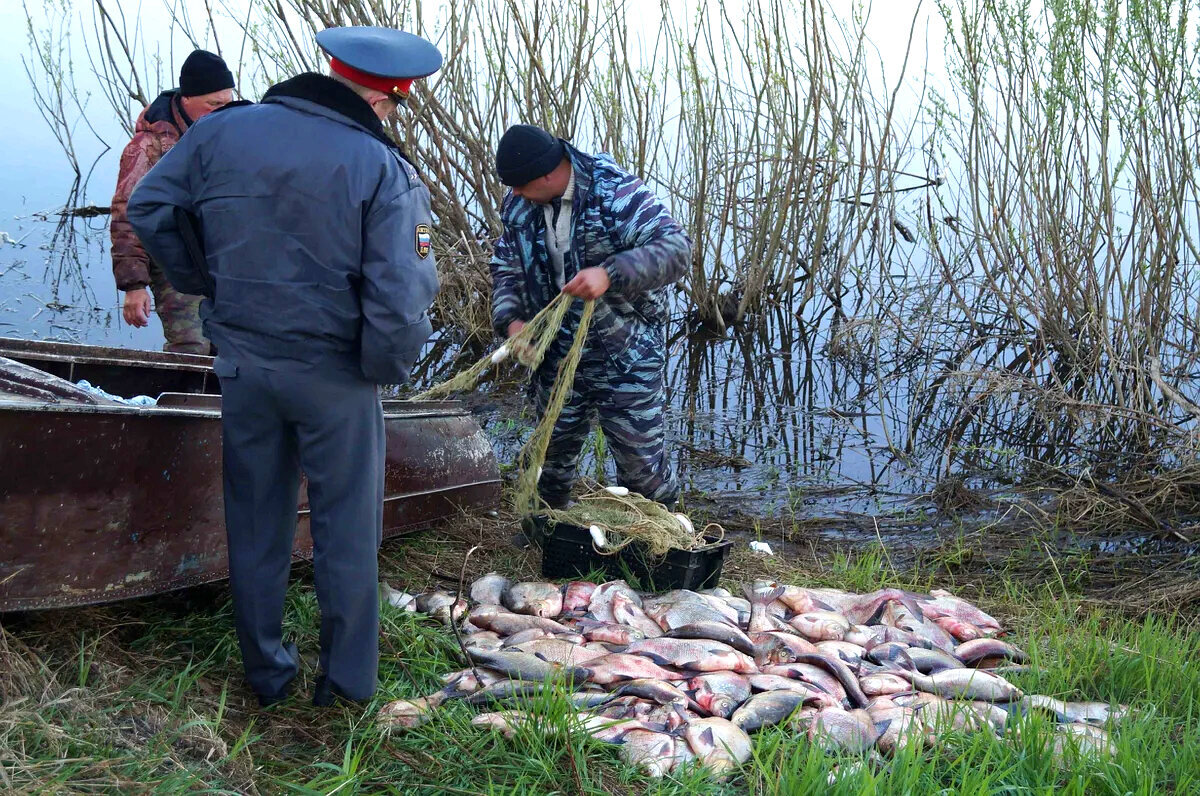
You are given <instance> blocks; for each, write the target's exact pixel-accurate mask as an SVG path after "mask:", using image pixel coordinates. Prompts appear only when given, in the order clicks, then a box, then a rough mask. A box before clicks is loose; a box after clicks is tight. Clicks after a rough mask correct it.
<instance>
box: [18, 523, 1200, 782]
mask: <svg viewBox="0 0 1200 796" xmlns="http://www.w3.org/2000/svg"><path fill="white" fill-rule="evenodd" d="M484 533H486V531H484ZM501 535H502V534H501ZM473 541H474V540H465V541H464V540H456V539H450V538H446V537H445V536H443V535H442V534H426V535H424V536H421V537H416V538H413V539H409V540H406V541H402V542H398V543H389V545H387V547H386V548H385V551H386V561H387V562H388V568H389V569H390V571H388V572H386V575H387V577H388V579H389V580H390V581H392V582H393V583H400V584H403V585H412V584H422V585H423V584H424V583H425V582H427V581H428V572H429V570H431V569H437V570H440V571H443V572H450V571H452V572H453V573H454V574H457V571H458V569H457V566H454V567H451V562H453V561H458V562H461V551H462V550H463V549H464V544H467V545H469V544H470V543H472V542H473ZM485 552H486V551H485ZM777 559H778V557H777ZM777 559H772V560H769V561H768V562H766V563H764V562H763V561H762V560H761V559H758V558H753V557H751V556H749V555H748V554H747V555H744V556H741V555H739V556H735V558H734V560H732V561H731V562H730V564H729V567H728V573H729V575H730V577H729V578H727V579H726V582H725V585H726V586H729V587H731V588H732V587H736V584H737V582H738V581H737V578H738V577H742V576H748V575H749V573H750V572H752V571H754V569H752V568H755V567H757V568H758V569H760V570H761V569H762V568H764V567H770V568H774V571H772V572H770V573H766V572H763V573H761V574H768V575H769V576H770V577H777V578H785V579H788V580H790V581H792V582H797V583H812V584H816V583H824V584H834V585H840V586H843V587H846V588H853V589H868V588H877V587H879V586H880V585H884V584H895V585H917V586H927V585H928V581H929V579H930V576H929V575H928V574H927V573H922V572H919V571H903V572H897V571H896V570H895V569H893V567H892V565H891V562H890V561H889V556H888V554H887V552H886V551H884V550H883V549H882V548H878V547H876V548H868V549H866V550H864V551H860V552H859V553H858V554H842V555H840V556H834V557H831V558H830V559H828V560H827V561H825V562H823V563H824V565H823V566H822V567H812V566H810V567H809V568H808V569H798V568H796V563H795V562H788V561H780V560H777ZM1047 566H1049V565H1047ZM1060 566H1062V565H1061V564H1060ZM492 568H500V569H501V570H502V571H505V572H508V573H510V574H512V575H515V576H519V577H530V576H532V574H533V572H532V571H531V570H530V557H529V556H528V555H523V554H518V553H514V552H512V551H511V550H506V549H505V548H504V546H503V545H497V546H495V549H494V550H493V551H492V553H490V554H487V557H486V558H480V559H479V560H472V562H471V570H472V572H473V573H478V572H482V571H486V570H487V569H492ZM1049 584H1050V585H1045V586H1037V587H1033V588H1030V587H1027V586H1026V585H1023V583H1022V582H1020V581H1018V580H1015V579H1014V580H998V581H997V582H994V583H988V584H987V588H986V589H985V588H982V585H980V587H979V588H978V589H976V590H975V592H974V593H971V592H969V591H968V590H966V589H964V588H960V589H959V590H958V591H959V593H961V594H963V595H964V596H968V597H972V598H978V599H979V600H980V602H981V604H982V605H983V606H984V607H985V608H989V609H992V610H993V611H995V612H997V613H999V614H1000V615H1001V616H1003V617H1005V621H1006V623H1007V624H1010V625H1011V626H1012V627H1013V628H1014V638H1015V641H1016V642H1017V643H1018V644H1020V645H1021V646H1023V647H1025V648H1026V649H1027V650H1028V651H1029V652H1030V654H1031V656H1032V667H1031V671H1030V672H1028V673H1025V674H1021V675H1019V676H1015V679H1014V682H1015V683H1016V684H1017V685H1019V686H1020V687H1021V688H1023V689H1025V690H1026V691H1029V692H1035V693H1044V694H1051V695H1054V696H1058V697H1062V698H1076V699H1096V700H1112V701H1118V702H1122V703H1127V704H1130V705H1132V706H1133V707H1134V708H1135V711H1136V714H1135V717H1134V718H1133V719H1131V720H1130V721H1128V722H1127V723H1125V724H1123V725H1121V726H1120V727H1119V728H1118V729H1117V731H1116V732H1115V733H1114V738H1115V740H1116V743H1117V746H1118V749H1119V754H1118V756H1117V757H1116V759H1114V760H1111V761H1093V760H1088V759H1068V761H1067V765H1066V766H1065V767H1064V766H1060V765H1059V764H1058V763H1056V761H1055V760H1054V758H1053V756H1052V755H1051V753H1050V751H1049V749H1048V747H1047V742H1048V737H1049V729H1048V727H1047V725H1046V724H1045V723H1044V722H1040V721H1038V720H1036V719H1030V720H1029V721H1028V723H1027V726H1025V727H1024V728H1023V731H1022V732H1021V733H1020V735H1019V737H1017V738H1005V739H997V738H992V737H988V736H985V735H972V736H967V735H961V734H959V735H955V734H948V735H946V736H944V737H943V738H941V739H940V740H939V742H938V744H937V746H936V748H933V749H928V750H916V751H909V752H905V753H901V754H898V755H897V756H896V757H895V758H894V759H892V760H891V761H890V762H888V763H887V764H885V765H882V766H874V765H869V766H866V767H863V768H862V769H861V770H857V771H851V772H850V773H848V774H846V775H845V776H843V777H842V778H840V779H838V780H836V781H835V783H834V785H833V786H832V787H830V786H829V784H828V782H829V776H830V772H831V771H832V770H833V769H834V767H835V766H839V765H841V766H846V765H847V764H852V763H853V762H854V760H853V759H839V758H836V757H830V756H827V755H825V754H823V753H822V752H821V751H820V750H819V749H817V748H815V747H814V746H812V745H810V744H809V743H808V742H807V741H805V740H804V739H803V738H802V737H799V736H796V735H795V734H793V733H790V732H788V731H785V730H783V729H779V728H776V729H773V730H770V731H766V732H763V733H760V734H758V735H757V736H756V742H755V751H754V758H753V759H752V761H751V762H750V763H749V764H747V765H746V766H745V767H744V768H743V770H742V771H740V772H738V773H737V774H736V775H735V776H734V777H732V778H731V779H730V780H729V781H727V782H723V783H722V782H714V781H712V780H711V779H710V778H709V777H708V776H707V774H706V772H704V771H703V770H701V769H698V768H696V767H692V768H689V769H687V770H684V771H682V772H677V773H676V774H674V775H672V777H671V778H669V779H667V780H664V781H661V782H656V781H653V780H648V779H646V778H644V777H642V776H641V775H640V774H638V773H637V772H636V771H635V770H633V769H630V768H629V767H628V766H626V765H624V764H623V763H622V762H621V760H620V758H619V755H618V749H617V748H616V747H611V746H607V745H604V744H600V743H597V742H594V741H592V740H590V739H587V738H584V737H581V736H580V735H578V734H572V733H570V732H568V729H567V728H568V726H569V724H570V715H569V714H570V709H569V708H568V707H567V706H566V704H565V702H563V701H562V700H561V699H560V698H554V697H544V698H539V699H538V700H535V703H534V704H533V705H532V708H533V709H534V710H535V711H536V712H537V713H538V715H539V716H541V717H542V719H541V721H540V723H539V724H538V725H537V726H533V727H528V728H525V729H523V730H522V731H521V732H519V733H518V735H517V736H516V737H515V738H514V739H512V740H508V739H505V738H503V737H502V736H501V735H499V734H498V733H492V732H490V731H487V730H481V729H478V728H475V727H472V726H471V725H470V719H471V717H472V716H474V715H476V713H477V710H476V709H474V708H470V707H468V706H467V705H465V704H461V703H460V704H454V703H452V704H450V705H449V706H448V707H446V708H445V709H443V710H442V711H440V712H439V713H438V714H437V715H436V716H435V718H434V719H433V720H432V721H430V722H429V723H428V724H426V725H425V726H423V727H421V728H419V729H417V730H413V731H407V732H404V731H394V732H390V733H389V732H387V731H386V730H384V729H383V728H381V727H380V726H378V725H377V723H376V722H375V720H374V716H375V714H376V712H377V710H378V709H379V707H381V706H382V705H383V704H385V703H386V702H387V701H389V700H392V699H397V698H403V697H415V696H420V695H424V694H427V693H430V692H432V691H435V690H437V689H438V688H440V687H441V681H440V677H439V676H440V675H441V674H444V673H446V672H449V671H452V670H455V669H459V668H462V664H461V663H460V662H459V661H458V659H457V650H456V647H455V645H454V642H453V639H452V637H451V636H449V635H448V634H447V633H445V632H444V631H443V630H442V629H441V628H440V627H439V626H437V625H436V624H434V623H432V622H429V621H426V620H423V619H420V618H418V617H415V616H414V615H412V614H405V613H402V612H399V611H397V610H395V609H393V608H391V607H390V606H386V605H385V606H384V608H383V622H382V642H381V663H380V692H379V694H378V695H377V697H376V698H375V699H374V700H373V702H372V703H371V704H370V705H369V706H367V707H365V708H355V707H348V706H339V707H336V708H332V709H324V710H318V709H315V708H313V707H312V706H311V705H310V704H309V703H308V697H309V695H310V694H311V689H312V678H313V676H314V674H315V672H314V668H315V660H314V658H315V653H316V647H317V619H318V613H317V606H316V600H315V597H314V594H313V590H312V586H311V583H310V581H309V577H308V575H307V571H306V570H301V571H299V573H298V575H297V577H296V578H295V579H294V581H293V584H292V586H291V588H290V590H289V593H288V613H287V615H288V623H287V632H288V634H290V635H291V636H293V637H295V639H296V640H297V642H298V643H299V645H300V648H301V650H302V652H303V654H304V655H305V664H304V666H303V667H302V673H301V678H300V680H299V682H298V685H299V688H298V693H297V695H296V696H294V697H293V698H292V699H290V700H288V701H287V702H285V703H283V704H282V705H279V706H277V707H275V708H272V709H270V710H260V709H259V708H257V706H256V705H255V704H254V703H253V702H252V701H251V699H250V695H249V694H248V692H247V691H246V690H245V688H244V686H243V685H242V680H241V670H240V661H239V658H238V654H237V646H236V642H235V639H234V635H233V631H232V623H231V610H230V605H229V600H228V593H227V591H226V590H225V589H224V588H222V587H210V588H207V589H203V590H194V591H192V592H188V593H185V594H183V595H172V596H166V597H161V598H157V599H150V600H142V601H137V602H132V603H124V604H120V605H116V606H110V607H104V608H97V609H88V610H82V611H62V612H53V613H45V614H37V615H31V616H26V617H12V618H9V619H8V621H7V623H6V625H5V627H4V630H3V633H2V634H0V663H3V665H4V671H3V672H0V699H2V704H0V772H2V773H0V787H3V788H5V789H6V790H13V791H18V792H24V791H51V792H56V791H82V792H101V791H114V790H120V791H145V790H152V791H158V792H183V791H201V792H207V793H233V792H240V793H244V792H259V793H300V794H306V793H332V792H337V793H343V794H346V793H367V792H371V793H375V792H395V793H496V794H509V793H511V794H517V793H551V792H560V793H596V794H600V793H628V792H644V793H662V794H693V793H695V794H710V793H711V794H718V793H743V792H755V793H770V794H775V793H781V794H782V793H806V792H830V793H847V794H849V793H856V794H857V793H881V794H882V793H912V794H923V793H930V794H934V793H979V794H983V793H988V794H992V793H994V794H1001V793H1004V794H1010V793H1012V794H1015V793H1076V794H1118V793H1146V794H1149V793H1163V792H1175V793H1200V781H1198V779H1197V772H1200V633H1198V632H1197V631H1196V629H1195V628H1194V627H1188V626H1187V625H1185V624H1184V621H1183V620H1182V619H1180V618H1177V617H1165V618H1164V617H1149V618H1143V619H1139V620H1129V619H1126V618H1123V617H1122V616H1121V615H1120V614H1118V613H1115V612H1112V611H1109V610H1100V609H1096V608H1089V607H1086V606H1087V603H1085V602H1084V601H1082V600H1081V599H1080V595H1078V594H1077V593H1075V592H1074V591H1073V590H1072V586H1071V583H1070V579H1069V578H1064V579H1063V581H1062V582H1061V585H1060V581H1058V580H1057V579H1051V581H1049ZM1064 587H1065V590H1064Z"/></svg>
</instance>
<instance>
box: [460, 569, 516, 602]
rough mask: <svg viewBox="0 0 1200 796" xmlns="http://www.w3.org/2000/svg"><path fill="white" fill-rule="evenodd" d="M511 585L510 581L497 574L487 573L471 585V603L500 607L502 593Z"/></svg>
mask: <svg viewBox="0 0 1200 796" xmlns="http://www.w3.org/2000/svg"><path fill="white" fill-rule="evenodd" d="M511 585H512V581H511V580H509V579H508V578H506V577H504V576H503V575H501V574H500V573H499V572H489V573H488V574H486V575H484V576H483V577H481V578H478V579H476V580H475V581H474V582H473V583H472V584H471V591H470V595H471V601H472V602H476V603H485V604H488V605H500V600H501V598H502V597H503V596H504V592H506V591H508V587H509V586H511Z"/></svg>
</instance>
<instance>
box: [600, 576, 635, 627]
mask: <svg viewBox="0 0 1200 796" xmlns="http://www.w3.org/2000/svg"><path fill="white" fill-rule="evenodd" d="M618 593H619V594H623V595H624V596H625V597H626V598H627V599H629V600H630V601H631V602H633V603H635V604H637V605H641V604H642V598H641V597H639V596H638V593H637V592H635V591H634V590H633V589H631V588H629V584H628V583H626V582H625V581H623V580H611V581H609V582H608V583H602V584H600V585H599V586H597V587H596V590H595V591H593V592H592V599H591V600H590V601H589V602H588V613H589V614H591V616H592V618H594V619H596V620H598V621H600V622H607V623H609V624H616V622H617V620H616V617H614V616H613V611H612V599H613V595H615V594H618Z"/></svg>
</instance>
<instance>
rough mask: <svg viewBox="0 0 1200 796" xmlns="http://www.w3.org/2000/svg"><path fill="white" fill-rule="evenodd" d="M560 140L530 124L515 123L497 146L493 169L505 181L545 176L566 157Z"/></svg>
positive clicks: (518, 180) (512, 183)
mask: <svg viewBox="0 0 1200 796" xmlns="http://www.w3.org/2000/svg"><path fill="white" fill-rule="evenodd" d="M566 154H567V152H566V150H565V149H564V148H563V144H562V141H559V140H558V139H557V138H555V137H554V136H552V135H550V134H549V133H547V132H546V131H545V130H543V129H542V128H540V127H534V126H533V125H532V124H514V125H513V126H512V127H510V128H508V129H507V130H506V131H505V132H504V135H503V136H501V137H500V145H499V146H497V147H496V173H497V174H499V175H500V182H502V183H504V184H505V185H524V184H525V183H527V182H532V181H533V180H536V179H537V178H538V177H545V176H546V175H547V174H549V173H550V172H552V171H554V168H555V167H556V166H557V165H558V164H559V163H561V162H562V159H563V158H564V157H566Z"/></svg>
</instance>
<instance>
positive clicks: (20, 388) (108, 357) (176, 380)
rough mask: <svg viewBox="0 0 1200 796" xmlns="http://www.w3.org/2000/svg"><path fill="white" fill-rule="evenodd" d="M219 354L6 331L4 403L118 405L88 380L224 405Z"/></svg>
mask: <svg viewBox="0 0 1200 796" xmlns="http://www.w3.org/2000/svg"><path fill="white" fill-rule="evenodd" d="M212 363H213V358H212V357H207V356H199V355H196V354H169V353H166V352H162V351H140V350H131V349H124V348H108V347H105V346H94V345H81V344H77V343H55V342H45V341H42V340H19V339H16V338H10V337H0V403H13V402H16V403H24V404H28V403H30V402H38V403H44V402H49V403H56V404H61V403H80V404H87V405H94V406H106V405H109V406H111V405H116V404H114V402H111V401H106V400H105V399H103V398H101V397H98V396H96V395H95V394H93V393H91V392H88V391H87V390H84V389H82V388H80V387H79V386H77V385H78V383H79V382H80V381H83V380H86V381H87V382H88V383H90V384H92V385H94V386H96V387H99V388H101V389H103V390H105V391H106V392H108V393H111V394H113V395H118V396H121V397H122V398H132V397H134V396H137V395H148V396H150V397H151V398H156V399H157V401H158V402H157V406H158V407H160V408H178V409H207V410H213V409H216V410H219V409H220V408H221V382H220V379H218V378H217V375H216V374H215V373H213V370H212ZM383 406H384V411H386V412H387V413H388V414H389V415H390V414H397V413H403V414H411V413H413V412H422V413H424V412H431V411H432V412H447V411H449V412H457V411H462V405H461V404H460V403H459V402H457V401H439V402H419V403H418V402H410V401H404V400H398V399H391V400H388V399H385V400H384V402H383Z"/></svg>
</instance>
